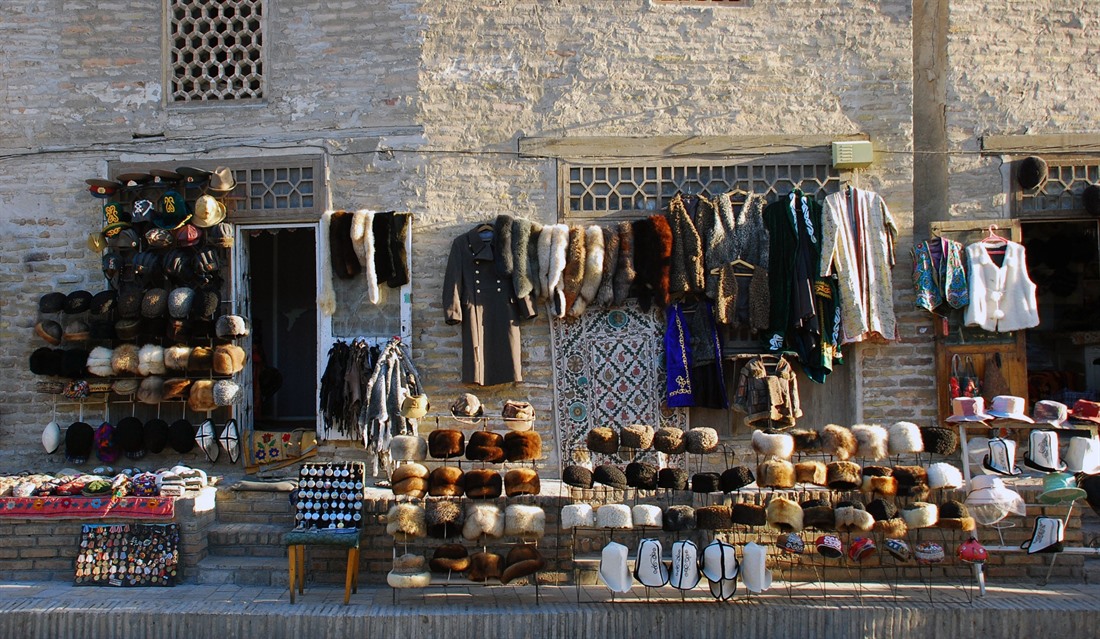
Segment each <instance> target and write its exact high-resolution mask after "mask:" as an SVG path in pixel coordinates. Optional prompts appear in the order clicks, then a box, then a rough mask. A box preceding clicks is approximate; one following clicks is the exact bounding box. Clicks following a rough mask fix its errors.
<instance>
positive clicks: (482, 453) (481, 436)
mask: <svg viewBox="0 0 1100 639" xmlns="http://www.w3.org/2000/svg"><path fill="white" fill-rule="evenodd" d="M466 459H468V460H470V461H482V462H489V463H492V464H499V463H500V462H502V461H504V437H503V436H502V435H501V434H500V433H494V432H493V431H491V430H475V431H474V432H472V433H470V439H469V441H468V442H466Z"/></svg>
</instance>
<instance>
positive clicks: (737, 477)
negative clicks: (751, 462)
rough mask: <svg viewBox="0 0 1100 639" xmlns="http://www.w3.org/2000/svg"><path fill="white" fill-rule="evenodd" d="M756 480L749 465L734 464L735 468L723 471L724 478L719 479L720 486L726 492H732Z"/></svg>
mask: <svg viewBox="0 0 1100 639" xmlns="http://www.w3.org/2000/svg"><path fill="white" fill-rule="evenodd" d="M754 481H756V478H755V477H753V475H752V471H751V470H749V467H748V466H734V467H733V468H727V469H726V470H725V471H724V472H723V473H722V478H721V480H719V487H720V488H721V490H722V492H724V493H732V492H734V491H735V490H740V489H742V488H744V487H745V486H748V485H749V484H751V483H752V482H754Z"/></svg>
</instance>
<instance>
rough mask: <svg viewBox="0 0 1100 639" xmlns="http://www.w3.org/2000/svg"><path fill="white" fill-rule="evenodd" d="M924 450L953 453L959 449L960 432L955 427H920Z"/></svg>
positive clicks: (939, 453)
mask: <svg viewBox="0 0 1100 639" xmlns="http://www.w3.org/2000/svg"><path fill="white" fill-rule="evenodd" d="M920 436H921V439H923V440H924V450H925V452H928V453H935V454H937V455H944V456H948V455H953V454H955V451H957V450H958V449H959V434H958V433H957V432H956V431H955V429H953V428H941V427H939V426H927V427H925V428H922V429H920Z"/></svg>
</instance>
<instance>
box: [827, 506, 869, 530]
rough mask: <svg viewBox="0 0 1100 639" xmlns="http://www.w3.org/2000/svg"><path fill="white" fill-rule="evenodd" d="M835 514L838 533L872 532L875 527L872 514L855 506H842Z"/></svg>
mask: <svg viewBox="0 0 1100 639" xmlns="http://www.w3.org/2000/svg"><path fill="white" fill-rule="evenodd" d="M835 514H836V529H837V532H870V530H871V529H872V528H874V526H875V518H874V517H872V516H871V513H869V512H867V511H866V510H859V509H857V508H855V507H854V506H841V507H839V508H837V509H836V513H835Z"/></svg>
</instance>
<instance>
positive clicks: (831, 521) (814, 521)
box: [799, 499, 836, 530]
mask: <svg viewBox="0 0 1100 639" xmlns="http://www.w3.org/2000/svg"><path fill="white" fill-rule="evenodd" d="M799 506H801V507H802V525H803V526H804V527H806V528H816V529H817V530H836V513H835V512H834V511H833V507H832V506H830V505H829V502H827V501H825V500H824V499H807V500H806V501H804V502H802V503H801V504H799Z"/></svg>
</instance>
